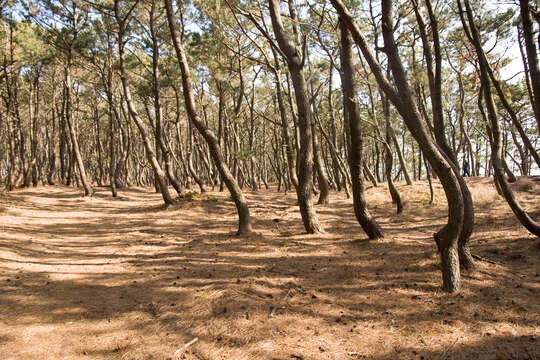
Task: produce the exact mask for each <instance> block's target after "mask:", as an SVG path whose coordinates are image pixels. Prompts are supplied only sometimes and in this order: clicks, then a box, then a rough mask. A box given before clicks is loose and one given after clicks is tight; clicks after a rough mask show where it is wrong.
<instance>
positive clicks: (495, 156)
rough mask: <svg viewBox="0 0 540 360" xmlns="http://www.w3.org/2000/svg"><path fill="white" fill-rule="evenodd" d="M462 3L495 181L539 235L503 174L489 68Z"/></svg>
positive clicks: (537, 226)
mask: <svg viewBox="0 0 540 360" xmlns="http://www.w3.org/2000/svg"><path fill="white" fill-rule="evenodd" d="M464 5H465V14H466V16H467V22H466V21H465V18H464V15H463V8H462V6H461V1H460V0H458V6H459V10H460V16H461V21H462V24H463V27H464V29H465V31H466V33H467V35H468V37H469V39H470V40H471V42H472V44H473V46H474V48H475V50H476V54H477V56H478V65H479V70H480V81H481V83H482V88H483V94H482V95H483V98H484V101H485V105H486V108H487V118H488V119H489V123H490V127H491V134H492V139H491V163H492V165H493V172H494V176H495V181H496V183H497V185H498V186H499V189H500V191H501V192H502V195H503V196H504V198H505V199H506V201H507V202H508V205H510V208H511V209H512V211H513V212H514V214H515V215H516V217H517V219H518V220H519V222H520V223H521V224H522V225H523V226H524V227H525V228H526V229H527V230H529V231H530V232H531V233H532V234H534V235H536V236H539V237H540V224H538V223H537V222H536V221H534V220H533V219H532V218H531V217H530V216H529V214H527V212H526V211H525V210H524V209H523V208H522V207H521V205H520V204H519V202H518V201H517V199H516V197H515V196H514V193H513V191H512V189H511V188H510V185H509V184H508V181H507V180H506V177H505V176H504V165H503V160H502V149H501V143H502V141H501V130H500V126H499V120H498V117H497V108H496V106H495V102H494V100H493V95H492V92H491V83H490V77H489V69H488V67H489V63H488V61H487V58H486V55H485V53H484V49H483V48H482V42H481V39H480V34H479V32H478V29H477V28H476V24H475V23H474V17H473V13H472V9H471V6H470V4H469V1H468V0H464Z"/></svg>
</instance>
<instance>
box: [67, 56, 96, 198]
mask: <svg viewBox="0 0 540 360" xmlns="http://www.w3.org/2000/svg"><path fill="white" fill-rule="evenodd" d="M71 57H72V54H71V50H70V51H69V53H68V59H67V64H66V69H65V87H66V88H65V90H66V94H65V95H66V121H67V125H68V128H69V136H70V138H71V144H72V145H73V146H72V148H73V152H74V153H75V159H76V161H77V168H78V169H79V176H80V178H81V182H82V185H83V188H84V196H92V194H93V193H94V189H92V186H91V185H90V182H89V181H88V178H87V176H86V170H85V168H84V162H83V159H82V155H81V151H80V149H79V141H78V139H77V133H76V132H75V124H73V113H72V109H71V105H72V104H71V62H72V58H71Z"/></svg>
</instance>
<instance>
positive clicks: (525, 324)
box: [0, 178, 540, 360]
mask: <svg viewBox="0 0 540 360" xmlns="http://www.w3.org/2000/svg"><path fill="white" fill-rule="evenodd" d="M469 183H470V185H471V191H472V193H473V197H474V200H475V208H476V230H475V232H474V235H473V237H472V240H471V247H472V252H473V253H474V254H475V255H479V256H481V257H482V258H483V259H488V260H489V261H490V262H486V261H478V262H477V269H476V271H474V272H473V273H468V274H463V276H462V286H463V289H462V291H461V292H459V293H457V294H451V295H450V294H446V293H443V292H442V291H441V290H440V286H441V275H440V271H439V260H438V257H437V255H436V252H435V250H436V247H435V245H434V242H433V240H432V234H433V233H434V232H435V231H436V230H437V229H438V228H439V227H440V226H442V225H443V224H444V223H445V217H446V207H445V200H444V196H443V195H442V190H441V188H440V186H439V185H437V188H436V194H437V195H436V200H437V203H436V204H435V205H430V204H429V203H428V199H429V190H428V186H427V183H426V182H417V183H415V184H414V185H413V186H405V185H403V184H399V185H398V186H399V189H400V190H401V192H402V194H403V195H404V198H405V199H406V207H405V211H404V213H403V214H401V215H395V214H394V208H393V206H392V204H391V202H390V201H389V196H388V194H387V190H386V188H385V187H384V186H379V187H377V188H369V189H368V190H367V198H368V203H369V206H370V209H371V211H372V212H373V214H374V215H375V216H376V217H377V219H378V220H379V222H380V223H381V225H382V227H383V229H384V231H385V234H386V237H385V239H384V240H382V241H368V240H367V238H366V236H365V234H364V233H363V232H362V230H361V228H360V226H359V225H358V223H357V222H356V220H355V217H354V215H353V210H352V206H351V203H352V202H351V200H350V199H346V198H345V196H344V194H337V193H332V194H331V205H328V206H317V211H318V214H319V216H320V220H321V222H322V224H323V225H324V227H325V229H326V233H324V234H322V235H306V234H304V231H303V226H302V224H301V221H300V215H299V212H298V209H297V206H296V204H295V195H294V193H289V194H287V195H284V194H283V193H277V192H276V189H275V188H273V189H271V190H269V191H267V190H262V191H260V192H257V193H252V192H247V197H248V199H249V203H250V206H251V213H252V217H253V221H254V229H255V234H253V235H251V236H248V237H237V236H234V231H235V230H236V226H237V218H236V212H235V208H234V206H233V203H231V202H230V201H229V199H228V194H227V193H226V192H224V193H218V192H208V193H207V194H205V195H200V196H196V197H195V198H194V199H193V201H182V202H180V203H179V204H177V205H174V206H171V207H169V208H167V209H165V208H163V207H162V205H161V204H162V201H161V197H160V195H158V194H155V193H153V192H152V191H151V189H146V188H131V189H127V190H125V191H121V192H120V195H119V198H118V199H112V198H111V197H110V193H109V192H108V190H107V189H106V188H99V189H98V191H97V194H96V195H95V196H94V197H92V198H82V197H80V194H81V192H80V191H79V190H77V189H73V188H68V187H37V188H30V189H23V190H17V191H14V192H11V193H8V194H3V195H1V196H0V359H4V360H7V359H212V360H213V359H238V360H241V359H246V360H248V359H276V360H277V359H282V360H285V359H297V360H298V359H305V360H308V359H446V360H449V359H475V360H480V359H539V358H540V277H539V273H540V247H539V241H538V239H537V238H535V237H534V236H532V235H530V234H529V233H528V232H527V231H526V230H525V229H524V228H523V227H522V226H520V225H519V223H518V222H517V221H516V219H515V217H514V216H513V214H512V213H511V211H510V209H509V207H508V206H507V205H506V203H505V202H504V200H503V199H502V198H500V197H499V196H498V195H497V193H496V192H495V190H494V188H493V184H492V182H491V180H490V179H485V178H475V179H469ZM513 187H514V189H515V190H516V191H517V193H518V196H519V198H520V200H521V201H522V203H523V204H524V206H525V207H526V208H527V209H528V210H529V211H530V212H531V214H532V215H533V217H534V218H535V219H537V220H539V219H540V179H539V178H520V179H519V182H518V183H517V184H514V185H513ZM186 345H187V346H186Z"/></svg>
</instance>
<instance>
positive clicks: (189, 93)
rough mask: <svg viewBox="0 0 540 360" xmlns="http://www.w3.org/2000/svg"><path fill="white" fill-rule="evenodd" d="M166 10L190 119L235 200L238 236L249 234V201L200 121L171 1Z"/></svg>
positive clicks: (167, 0)
mask: <svg viewBox="0 0 540 360" xmlns="http://www.w3.org/2000/svg"><path fill="white" fill-rule="evenodd" d="M164 3H165V8H166V10H167V20H168V22H169V29H170V31H171V37H172V40H173V44H174V49H175V51H176V57H177V58H178V62H179V65H180V70H181V73H182V86H183V88H184V100H185V106H186V110H187V114H188V117H189V119H190V121H191V122H192V123H193V125H195V127H196V128H197V130H198V131H199V133H200V134H201V135H202V136H203V138H204V139H205V141H206V143H207V144H208V147H209V149H210V154H211V156H212V158H213V160H214V163H215V165H216V167H217V168H218V171H219V173H220V175H221V177H222V178H223V181H224V182H225V185H226V186H227V189H229V192H230V193H231V197H232V198H233V200H234V203H235V205H236V210H237V212H238V220H239V221H238V232H237V233H238V234H239V235H241V234H247V233H250V232H252V228H251V217H250V214H249V207H248V204H247V200H246V198H245V197H244V194H243V193H242V190H241V189H240V187H239V186H238V183H237V182H236V179H235V178H234V177H233V175H232V173H231V171H230V170H229V167H228V166H227V164H226V163H225V158H224V157H223V153H222V150H221V148H220V147H219V143H218V139H217V137H216V136H215V135H214V133H213V132H212V131H211V130H210V129H208V127H207V126H206V125H205V124H204V123H203V122H202V121H201V120H200V119H199V115H198V114H197V111H196V108H195V99H194V95H193V86H192V84H191V79H190V72H189V66H188V62H187V57H186V54H185V52H184V47H183V45H182V40H181V38H180V33H179V31H178V26H177V24H176V20H175V19H174V11H173V7H172V1H171V0H164Z"/></svg>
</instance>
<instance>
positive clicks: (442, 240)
mask: <svg viewBox="0 0 540 360" xmlns="http://www.w3.org/2000/svg"><path fill="white" fill-rule="evenodd" d="M331 3H332V5H333V6H334V8H336V10H337V11H338V13H339V16H340V19H341V21H344V22H345V24H346V25H347V27H348V28H349V30H350V31H351V33H352V35H353V39H354V40H355V43H356V44H357V45H358V47H359V48H360V50H361V51H362V54H363V55H364V57H365V59H366V61H367V62H368V64H369V66H370V68H371V70H372V72H373V74H374V76H375V78H376V80H377V83H378V84H379V87H380V88H381V89H382V90H383V91H384V92H385V94H386V96H388V98H389V99H390V101H392V103H393V104H394V106H395V107H396V108H397V110H398V111H399V113H400V114H401V116H402V117H403V120H404V122H405V124H406V125H407V127H408V129H409V131H410V132H411V134H412V136H413V137H414V138H415V140H416V141H417V142H418V144H419V146H420V148H421V149H422V151H423V152H424V155H425V157H426V158H427V159H428V161H429V162H430V164H431V166H432V167H433V170H434V171H435V172H436V173H437V175H438V177H439V178H440V180H441V183H442V186H443V188H444V191H445V193H446V198H447V201H448V222H447V224H446V225H445V226H444V227H443V228H442V229H441V230H439V232H437V233H436V234H435V239H436V241H437V244H438V246H439V249H440V253H441V262H442V277H443V289H444V290H445V291H448V292H455V291H458V290H459V289H460V286H461V281H460V269H459V256H458V246H457V245H458V237H459V234H460V233H461V228H462V227H463V217H464V212H463V197H462V195H461V189H460V187H459V183H458V180H457V178H456V177H455V175H454V173H453V172H452V168H451V165H450V164H449V163H448V161H447V160H446V159H445V157H444V156H443V155H442V153H441V152H440V150H439V148H438V147H437V146H436V144H435V142H434V141H433V138H432V137H431V136H430V134H429V131H428V129H427V127H426V124H425V123H424V122H423V121H422V119H421V115H420V113H419V111H418V106H417V104H416V102H415V100H414V97H413V94H412V92H411V89H410V87H409V84H408V82H407V76H406V74H405V70H404V68H403V65H402V63H401V60H400V57H399V53H398V49H397V45H396V41H395V39H394V34H393V29H394V28H393V26H392V20H391V19H392V1H390V0H382V33H383V38H384V45H385V46H384V47H385V50H386V54H387V56H388V63H389V66H390V68H391V70H392V74H393V76H394V79H395V82H394V84H395V85H394V84H392V83H390V81H389V80H388V78H387V77H386V76H385V74H384V71H383V69H382V67H381V65H380V63H379V62H378V61H377V60H376V58H375V56H374V55H373V53H372V51H371V49H370V48H369V46H368V44H367V41H366V39H365V37H364V35H363V34H362V32H361V31H360V29H359V27H358V26H357V24H356V23H355V22H354V20H353V19H352V16H351V14H350V12H349V11H348V9H347V8H346V7H345V5H344V4H343V2H342V1H341V0H331Z"/></svg>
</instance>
